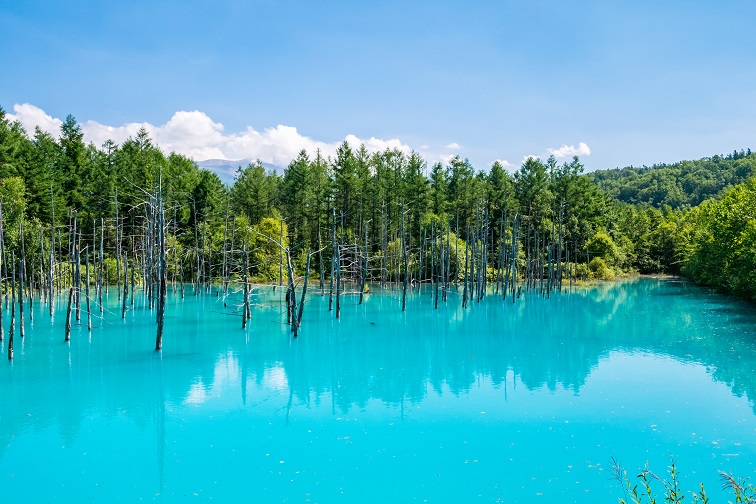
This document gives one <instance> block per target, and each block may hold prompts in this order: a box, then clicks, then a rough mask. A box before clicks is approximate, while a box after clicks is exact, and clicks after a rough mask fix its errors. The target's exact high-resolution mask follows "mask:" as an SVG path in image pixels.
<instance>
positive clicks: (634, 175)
mask: <svg viewBox="0 0 756 504" xmlns="http://www.w3.org/2000/svg"><path fill="white" fill-rule="evenodd" d="M755 173H756V153H752V152H751V149H748V150H747V151H743V150H741V151H739V152H738V151H735V152H733V153H732V154H728V155H727V156H718V155H717V156H713V157H707V158H702V159H698V160H695V161H679V162H677V163H673V164H655V165H653V166H641V167H634V166H629V167H626V168H614V169H611V170H597V171H595V172H592V173H589V174H587V175H588V178H589V179H590V180H591V181H592V182H594V183H595V184H596V185H597V186H598V187H600V188H601V189H603V190H605V191H607V192H608V193H609V194H610V195H612V196H613V197H615V198H617V199H619V200H620V201H624V202H626V203H631V204H640V205H649V206H654V207H657V208H661V207H663V206H665V205H669V206H670V207H672V208H689V207H694V206H697V205H699V204H700V203H701V202H703V201H705V200H707V199H709V198H712V197H715V196H717V195H719V194H720V193H721V192H722V191H724V190H725V189H728V188H730V187H733V186H735V185H737V184H740V183H742V182H744V181H745V180H747V179H748V178H749V177H750V176H751V175H753V174H755Z"/></svg>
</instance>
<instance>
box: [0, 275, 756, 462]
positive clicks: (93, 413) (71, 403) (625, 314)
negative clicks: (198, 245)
mask: <svg viewBox="0 0 756 504" xmlns="http://www.w3.org/2000/svg"><path fill="white" fill-rule="evenodd" d="M396 294H397V293H391V292H388V293H386V294H382V295H377V294H373V295H371V296H370V298H369V299H368V301H367V302H366V304H364V305H361V306H360V305H357V304H356V300H354V302H352V300H351V299H348V300H347V301H346V302H345V303H344V308H343V312H342V319H341V320H340V321H336V320H334V319H333V318H332V313H329V312H328V311H327V302H328V301H327V298H324V297H320V296H313V297H312V298H311V300H310V301H309V303H308V305H307V308H306V310H305V320H304V325H303V330H302V334H301V336H300V337H299V338H298V339H297V340H293V339H292V338H291V337H290V333H289V332H288V330H287V328H286V326H285V325H283V324H281V323H280V316H279V315H278V314H279V313H280V311H279V308H280V307H279V305H278V298H277V297H276V298H274V299H268V300H266V301H265V302H263V303H261V305H260V306H259V307H258V309H257V310H256V311H255V313H254V314H253V320H252V323H251V329H250V331H249V334H246V333H244V332H242V331H241V330H240V329H239V328H238V325H239V324H238V320H237V319H236V318H235V317H231V316H228V315H224V314H222V311H223V310H222V306H219V303H218V301H217V299H216V298H215V297H214V296H212V297H211V296H207V297H202V296H200V297H197V298H195V297H187V298H186V299H185V300H183V301H182V300H180V299H172V304H171V306H170V310H169V315H168V317H169V318H168V320H167V327H170V328H172V329H171V331H170V332H169V333H168V334H167V336H166V342H165V350H164V352H163V354H162V355H161V354H156V353H154V352H151V351H150V350H149V349H150V348H151V347H150V344H149V342H150V341H151V339H152V337H153V332H154V331H153V326H152V325H151V323H152V319H151V314H150V313H149V312H147V311H144V310H142V311H140V310H135V311H134V312H133V313H132V314H130V320H128V321H127V323H126V324H125V325H124V324H122V323H121V321H120V320H107V319H106V320H104V321H100V324H99V327H97V326H96V327H95V329H94V331H93V333H92V337H91V341H90V340H89V338H88V337H87V331H86V328H79V331H78V333H76V332H75V334H74V336H73V338H72V341H71V342H70V344H65V343H64V342H63V341H62V340H63V338H62V333H61V334H58V333H59V332H60V331H58V328H57V327H50V324H49V320H47V319H46V317H43V316H42V314H41V312H40V313H38V314H37V317H35V321H34V324H35V325H34V326H33V327H32V328H31V329H30V331H29V333H28V335H27V337H26V341H24V342H23V345H24V346H23V348H22V351H21V352H19V353H18V354H17V358H16V361H15V362H14V363H12V364H11V363H5V364H2V365H0V383H1V384H2V390H0V458H1V457H2V456H3V452H4V450H5V449H6V447H7V446H8V445H9V444H10V443H12V440H13V439H14V437H17V436H19V435H21V434H24V433H26V432H28V431H45V430H48V429H53V430H57V431H58V432H59V434H60V437H61V439H62V440H63V442H64V443H66V444H69V443H71V442H72V441H73V440H74V439H76V437H77V436H78V435H79V434H80V429H81V426H82V424H83V423H86V422H85V421H87V420H89V419H91V418H92V417H100V418H105V419H111V420H113V419H118V418H119V417H121V416H126V417H128V418H129V419H131V420H133V421H134V422H135V423H136V425H137V426H149V425H153V426H156V427H155V428H156V429H157V434H158V438H161V437H162V438H164V430H165V416H166V407H168V408H170V409H175V408H178V407H185V408H190V409H191V408H194V409H200V408H210V409H213V408H215V409H219V410H223V411H229V410H233V409H245V408H247V409H249V408H265V407H268V406H266V404H268V403H270V402H274V403H276V405H277V406H276V407H285V408H287V412H288V411H289V410H290V409H291V408H292V407H293V406H297V405H304V406H305V407H307V408H311V409H321V410H324V411H326V410H327V411H328V412H329V413H330V414H333V415H344V414H346V413H348V412H350V411H351V410H353V409H355V408H356V409H365V408H367V407H368V405H369V403H370V401H372V400H379V401H381V402H382V403H384V404H385V405H387V406H388V407H400V408H404V407H405V406H406V405H413V404H419V403H420V402H422V401H423V400H424V399H425V398H426V397H427V396H428V394H429V393H433V394H436V395H443V394H446V393H448V394H453V395H455V396H459V395H462V394H466V393H468V392H469V391H470V389H471V388H474V387H476V386H478V385H477V384H478V383H479V382H480V380H481V379H485V380H488V381H490V383H491V384H492V385H493V386H494V387H496V388H501V389H502V390H503V391H505V390H507V388H509V393H510V394H511V393H512V391H513V389H512V387H513V385H515V384H517V386H524V387H525V389H526V390H536V389H542V388H546V389H548V390H551V391H555V390H557V389H558V388H564V389H566V390H569V391H571V392H572V393H573V394H580V393H581V388H582V387H583V385H584V384H585V382H586V380H587V378H588V377H589V375H590V374H591V371H592V370H593V369H595V368H596V367H597V366H598V364H599V362H600V361H601V360H602V359H605V358H606V357H607V356H608V355H609V354H610V353H611V352H614V351H621V352H628V353H639V352H641V353H644V352H648V353H652V354H655V355H665V356H669V357H671V358H673V359H676V360H679V361H682V362H691V363H700V364H702V365H704V366H706V368H707V370H708V372H709V373H710V375H711V377H712V378H713V379H714V380H717V381H720V382H723V383H726V384H727V385H728V386H729V387H730V388H731V390H732V392H733V393H734V394H735V395H738V396H742V395H745V396H747V397H748V398H749V400H750V401H751V405H752V406H753V400H754V398H755V397H756V375H754V373H753V369H754V363H755V362H756V341H755V338H754V336H755V335H756V314H754V312H753V308H752V306H750V305H746V304H742V303H740V302H737V301H734V300H731V299H728V298H724V297H718V296H715V295H712V294H710V293H708V292H707V291H705V290H702V289H699V288H697V287H695V286H692V285H690V284H688V283H686V282H683V281H675V280H651V279H639V280H634V281H627V282H618V283H611V284H602V285H599V286H595V287H592V288H587V289H575V290H573V291H572V292H570V293H566V294H563V295H556V296H553V297H552V298H551V299H550V300H545V299H542V298H541V297H539V296H537V295H533V294H531V295H528V296H527V297H526V299H524V300H523V301H522V302H518V303H516V304H512V303H511V302H506V303H504V302H502V301H501V300H500V299H498V298H497V297H495V296H494V295H491V296H489V297H488V298H486V299H485V300H484V301H483V302H482V303H480V304H475V305H474V306H472V307H471V308H469V309H467V310H463V309H462V308H461V307H460V306H459V303H458V302H457V299H456V296H457V294H453V295H452V296H451V298H450V302H449V304H448V305H442V306H440V307H439V310H433V308H432V301H431V298H430V295H429V293H428V292H427V291H423V292H421V293H420V294H414V295H413V296H412V298H411V299H410V301H409V305H408V310H407V312H406V313H404V314H403V313H401V312H400V310H399V305H398V295H396ZM111 303H117V300H111ZM229 304H232V303H229ZM60 305H62V303H61V304H59V306H60ZM37 309H38V310H43V309H44V307H38V308H37ZM203 314H206V315H203ZM59 318H60V317H59ZM3 344H7V342H4V343H3ZM507 381H509V383H508V384H507ZM502 400H504V392H502ZM283 405H285V406H283ZM250 411H253V410H250ZM187 414H190V413H187ZM161 433H162V434H161ZM158 445H159V446H158V454H157V457H158V459H160V460H162V459H163V458H164V456H165V455H164V448H165V447H164V440H163V441H159V442H158ZM162 464H163V463H162V462H160V465H162Z"/></svg>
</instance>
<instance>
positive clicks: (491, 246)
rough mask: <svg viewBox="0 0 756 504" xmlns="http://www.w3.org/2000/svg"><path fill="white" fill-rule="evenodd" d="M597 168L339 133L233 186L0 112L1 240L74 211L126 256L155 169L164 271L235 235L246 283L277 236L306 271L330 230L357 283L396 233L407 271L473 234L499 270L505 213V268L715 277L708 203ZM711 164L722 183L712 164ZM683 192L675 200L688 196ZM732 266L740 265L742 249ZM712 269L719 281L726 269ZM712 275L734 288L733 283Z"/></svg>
mask: <svg viewBox="0 0 756 504" xmlns="http://www.w3.org/2000/svg"><path fill="white" fill-rule="evenodd" d="M712 159H718V160H720V161H721V163H725V164H726V165H727V166H730V165H731V168H732V170H734V173H736V174H737V177H741V176H742V177H744V176H745V175H746V173H750V171H751V163H753V162H754V161H755V160H756V156H754V155H752V154H751V153H750V152H748V153H734V154H733V155H731V156H728V157H726V158H717V157H715V158H712ZM720 161H716V162H720ZM701 162H703V160H702V161H701ZM696 163H698V162H696ZM678 165H681V164H678ZM678 165H674V166H678ZM678 168H679V166H678ZM658 169H659V170H664V169H665V168H658ZM679 169H681V168H679ZM728 169H729V168H728ZM646 171H647V172H648V173H653V172H654V170H653V169H647V170H646ZM710 171H711V172H712V173H714V172H716V170H715V169H712V170H710ZM606 173H608V172H603V174H599V175H594V174H588V175H585V174H583V165H582V164H581V163H580V160H579V159H578V158H577V157H575V158H573V159H572V160H570V161H569V162H565V163H561V164H560V163H558V162H557V160H556V159H555V158H554V157H550V158H548V159H547V160H545V161H543V160H540V159H536V158H529V159H527V160H525V161H524V162H523V164H522V166H521V167H520V168H519V169H518V170H517V171H516V172H515V173H509V172H507V171H506V170H505V169H504V168H503V167H502V166H501V165H500V164H499V163H494V164H493V166H491V168H490V169H488V170H476V169H474V168H473V166H471V164H470V163H469V162H468V161H467V160H465V159H461V158H459V157H455V158H453V159H451V160H450V161H449V163H448V164H447V165H442V164H440V163H436V164H434V165H432V166H427V165H426V163H425V160H424V159H423V158H422V157H420V156H419V155H418V154H416V153H409V154H406V153H404V152H401V151H399V150H390V149H389V150H385V151H382V152H377V153H370V152H368V151H367V149H366V148H365V147H364V146H360V147H358V148H356V149H354V148H352V146H350V145H349V144H348V143H346V142H345V143H344V144H342V145H341V146H340V147H339V149H338V150H337V154H336V156H335V158H326V157H323V156H322V155H321V154H320V153H319V152H316V153H314V154H312V155H310V154H308V153H307V152H305V151H302V152H301V153H300V154H299V155H298V156H297V158H296V159H294V160H293V161H292V162H291V163H290V164H289V165H288V166H287V167H286V169H285V170H284V173H283V174H282V175H280V174H277V173H275V172H273V171H266V169H265V168H264V167H263V166H262V165H261V164H260V163H253V164H250V165H248V166H246V167H239V169H238V171H237V174H236V179H235V182H234V184H233V185H231V186H226V185H224V184H223V183H222V182H221V181H220V179H219V177H218V176H217V175H216V174H214V173H212V172H210V171H207V170H203V169H200V168H198V167H197V165H196V164H195V163H194V162H192V161H191V160H190V159H188V158H186V157H184V156H181V155H178V154H175V153H171V154H168V155H165V154H164V153H162V152H161V151H160V150H159V149H158V148H157V146H155V145H154V144H153V143H152V141H151V139H150V138H149V135H148V134H147V132H146V131H144V130H141V131H139V132H138V133H137V134H136V135H135V136H134V137H132V138H129V139H128V140H126V141H125V142H124V143H123V144H121V145H116V144H114V143H112V142H106V143H105V144H104V145H103V146H100V147H97V146H94V145H92V144H89V145H87V144H85V143H84V141H83V134H82V131H81V128H80V126H79V125H78V124H77V123H76V121H75V119H74V118H73V117H71V116H69V117H67V118H66V121H65V122H64V123H63V125H62V128H61V134H60V136H59V137H58V138H54V137H53V136H51V135H49V134H47V133H45V132H42V131H40V130H36V131H35V132H33V134H31V135H29V134H28V133H27V132H26V131H24V130H23V128H22V126H21V125H20V124H18V123H16V122H11V121H9V120H8V119H7V118H6V116H5V113H4V112H2V110H1V109H0V202H2V205H3V206H2V209H3V219H4V223H5V228H6V230H7V231H6V233H5V239H6V241H7V242H8V244H9V246H10V247H11V248H12V247H14V246H16V245H17V242H18V229H19V222H20V220H21V219H22V218H23V220H24V222H25V224H24V229H25V233H26V234H27V235H28V238H27V241H28V242H29V243H35V242H38V241H39V240H42V245H43V246H42V247H41V249H43V250H44V249H47V250H49V247H50V246H51V243H50V242H51V240H50V239H49V238H46V237H47V236H48V235H49V234H50V230H51V229H52V228H51V225H53V224H54V226H53V228H55V229H57V230H58V235H59V237H58V238H59V239H58V241H57V243H56V242H55V241H53V242H52V244H54V245H55V246H56V247H58V248H61V249H62V248H64V247H65V246H66V243H65V242H66V239H67V238H66V235H65V231H64V233H63V234H61V233H60V229H61V228H62V229H64V230H65V229H66V228H67V226H69V224H70V221H71V219H72V216H73V215H76V216H77V218H78V222H79V226H80V228H82V229H83V230H84V234H85V236H86V234H87V233H92V236H94V233H95V230H96V229H98V227H99V228H100V231H96V232H97V233H98V234H99V233H101V232H103V229H102V228H103V227H104V228H105V229H104V240H105V242H106V245H105V247H104V248H105V250H106V256H107V255H108V253H107V251H115V250H119V249H125V250H127V251H128V250H130V251H131V253H132V255H133V256H136V255H137V254H138V252H139V247H140V246H141V245H140V243H141V242H140V240H141V238H140V236H141V235H142V233H143V231H142V230H143V228H144V225H145V222H146V217H145V208H144V201H145V194H154V193H156V187H157V184H158V182H159V181H160V180H162V195H163V200H164V205H165V212H166V219H167V222H166V227H167V234H168V246H169V252H168V254H169V257H171V259H170V260H169V265H168V268H169V277H170V279H173V280H176V279H177V278H179V279H180V278H184V279H193V278H200V277H201V278H202V279H205V280H212V279H213V278H215V279H217V278H220V277H221V276H222V277H224V278H226V277H228V275H229V272H230V271H231V269H230V267H229V266H228V265H227V262H228V261H229V259H228V257H227V253H230V251H231V250H232V249H234V250H237V251H238V250H240V249H241V244H242V243H243V244H244V246H245V247H246V249H247V250H249V252H250V258H249V259H250V265H249V268H250V271H251V273H252V274H253V276H254V278H255V279H256V280H258V281H274V280H278V281H279V282H280V281H281V280H282V276H283V274H284V272H283V270H284V267H283V265H282V264H281V263H282V261H283V258H282V253H281V247H279V245H281V246H283V247H290V248H291V250H292V258H293V262H294V266H295V268H296V269H297V271H300V272H301V271H302V270H303V269H304V267H305V259H306V256H307V253H306V251H307V250H311V251H317V253H315V254H313V256H312V259H313V261H314V262H313V265H312V267H313V271H314V272H316V273H317V275H319V276H320V277H321V278H323V277H328V276H330V271H329V266H330V264H331V254H332V248H333V246H334V242H336V241H338V242H339V243H341V244H342V246H345V247H346V248H345V249H344V250H346V254H347V255H349V254H350V250H351V251H352V252H351V254H352V255H351V259H352V260H353V261H354V263H355V264H354V265H353V268H352V270H353V271H357V270H358V269H360V268H365V270H366V273H367V276H368V280H375V279H376V278H380V279H381V280H385V278H386V276H387V275H388V276H391V275H392V274H393V275H394V277H395V279H397V280H398V278H399V277H400V276H402V274H403V272H404V271H406V270H402V271H400V268H399V266H398V262H399V259H396V261H397V262H396V263H392V262H391V261H390V258H389V257H388V255H389V254H390V253H393V254H394V255H395V256H398V255H399V254H400V247H401V245H402V244H401V238H402V237H403V238H405V240H406V243H407V253H408V259H407V263H409V264H411V267H408V268H407V269H408V270H410V271H411V272H412V273H411V274H412V277H413V279H419V280H422V279H423V278H427V274H428V271H429V268H430V267H432V263H431V264H428V258H427V253H428V251H431V252H432V251H433V247H438V246H442V245H443V246H442V248H448V249H451V250H449V251H448V253H449V257H447V258H446V259H445V260H446V268H447V269H448V271H447V272H446V274H447V275H448V277H451V278H458V277H460V276H461V275H462V274H463V271H462V268H463V264H465V262H464V261H466V256H467V252H466V251H465V246H466V245H468V244H469V245H470V247H473V248H474V247H477V248H476V250H477V251H478V252H477V253H478V254H479V258H482V257H483V255H482V251H483V250H484V249H485V251H486V256H485V257H486V261H487V264H488V265H489V266H490V267H491V268H492V270H496V269H497V268H498V269H499V270H500V269H501V267H502V261H503V258H502V257H499V256H498V251H499V250H501V249H502V245H503V244H505V243H507V244H508V243H510V241H511V238H512V235H513V224H514V220H515V217H516V218H517V219H518V230H517V232H518V234H517V238H518V240H517V241H518V247H517V250H518V251H519V256H518V257H516V258H515V259H516V260H517V261H520V264H519V269H518V271H520V272H521V274H522V272H523V271H528V269H527V268H528V267H529V266H528V265H527V264H524V263H523V261H525V260H526V259H525V258H526V257H527V258H536V260H537V258H538V257H546V256H547V255H548V253H551V254H552V255H554V254H558V257H552V258H550V259H549V261H550V264H551V263H553V264H555V265H559V264H561V263H564V262H572V263H577V264H582V265H583V269H582V270H581V271H582V272H583V274H584V275H585V276H591V277H594V278H612V277H614V276H616V275H618V274H622V273H626V272H631V271H638V272H641V273H656V272H665V273H685V274H688V275H690V276H691V277H693V278H695V279H697V280H698V281H701V282H705V283H710V284H715V282H716V281H717V280H716V278H715V275H714V274H713V272H714V271H716V266H712V269H710V270H707V271H710V273H707V275H708V276H706V277H704V276H699V275H697V273H696V271H693V270H694V269H696V267H694V263H695V261H703V259H700V258H701V257H704V256H706V257H707V258H709V256H711V257H710V259H711V260H712V261H720V263H719V264H723V263H721V260H722V258H721V254H722V253H724V252H723V251H722V250H720V251H717V254H720V255H712V253H711V250H710V249H705V247H703V245H702V244H703V243H704V238H705V236H707V235H705V234H704V232H703V230H704V229H706V228H705V226H704V221H705V219H706V218H709V220H710V221H711V226H713V225H714V223H716V218H713V217H707V216H709V215H711V213H710V212H712V211H713V210H711V209H713V208H718V207H716V205H717V204H716V203H711V204H707V205H704V206H702V207H701V208H700V209H698V208H697V209H696V210H695V211H686V210H682V209H673V207H672V206H671V205H664V206H662V208H661V209H657V208H655V207H653V206H648V205H631V204H627V203H624V202H622V201H619V200H618V199H617V198H615V197H612V195H611V194H609V193H608V192H607V191H605V190H602V189H601V185H602V183H601V182H597V183H593V182H592V180H597V179H601V177H604V179H602V180H609V179H608V178H606V177H605V174H606ZM728 173H729V172H728ZM712 176H713V177H715V178H716V177H718V179H722V180H724V179H727V180H735V179H733V178H732V177H730V178H727V177H729V175H724V174H721V173H720V174H718V175H712ZM733 177H735V175H733ZM725 185H726V184H725ZM686 190H687V189H686ZM738 191H740V192H738ZM742 191H743V190H742V189H738V190H737V191H736V192H734V193H733V194H741V192H742ZM746 192H747V191H746ZM685 195H686V197H688V198H689V201H694V200H695V198H698V197H700V195H699V196H695V195H694V194H693V193H691V194H688V193H687V192H685ZM729 201H730V200H729V199H727V198H725V199H724V200H722V202H723V203H719V204H721V205H725V206H727V205H730V203H728V202H729ZM706 212H709V213H706ZM718 218H719V219H721V218H722V217H721V216H719V217H718ZM69 227H70V226H69ZM119 229H120V230H121V231H120V232H119ZM43 230H44V233H42V232H41V231H43ZM713 232H714V229H713V228H711V233H713ZM40 235H42V238H37V236H40ZM335 238H337V239H335ZM557 243H559V244H560V245H559V247H558V249H557V248H556V247H557V245H556V244H557ZM444 244H445V245H444ZM452 244H453V247H452ZM508 246H509V245H508ZM552 246H553V250H552ZM349 247H351V249H350V248H349ZM27 248H29V249H31V250H30V251H29V253H30V254H31V255H32V257H31V259H30V260H31V261H34V260H36V259H35V258H34V257H33V254H34V250H33V249H32V248H31V247H27ZM746 248H747V247H746ZM699 250H702V251H704V252H698V251H699ZM423 253H425V254H426V258H425V261H426V262H425V264H424V263H423V257H422V255H423ZM539 254H540V256H539ZM112 255H113V254H112V253H111V256H112ZM127 255H128V254H127ZM363 255H364V256H365V257H366V258H368V257H369V258H370V264H371V267H370V268H368V267H367V265H363V264H361V263H360V261H363V259H362V256H363ZM489 258H490V262H488V260H489ZM696 258H698V259H696ZM510 260H511V258H510ZM365 262H366V263H367V262H368V261H367V259H365ZM357 263H360V264H359V265H358V264H357ZM392 264H393V269H392ZM701 264H703V263H701ZM728 264H729V263H728ZM738 264H739V265H740V266H738V267H745V266H743V264H745V263H743V262H742V261H741V262H740V263H738ZM557 267H559V268H560V271H561V266H557ZM701 271H704V270H703V268H701ZM727 271H728V273H727V276H728V278H733V275H734V274H735V269H734V267H733V268H730V269H729V270H727ZM750 271H753V268H751V270H750ZM358 273H359V272H358ZM488 274H489V275H495V274H496V273H494V271H490V272H488ZM719 278H721V277H719ZM717 285H718V284H717ZM738 285H740V283H738ZM725 287H726V288H732V289H733V290H735V291H737V292H741V293H742V292H743V289H742V288H735V286H734V284H733V286H729V285H727V286H725Z"/></svg>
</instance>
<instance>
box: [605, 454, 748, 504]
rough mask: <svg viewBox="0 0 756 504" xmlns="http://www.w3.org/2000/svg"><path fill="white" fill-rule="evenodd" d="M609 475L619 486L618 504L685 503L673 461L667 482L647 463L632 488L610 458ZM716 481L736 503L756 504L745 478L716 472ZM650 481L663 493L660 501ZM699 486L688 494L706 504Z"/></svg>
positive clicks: (623, 470)
mask: <svg viewBox="0 0 756 504" xmlns="http://www.w3.org/2000/svg"><path fill="white" fill-rule="evenodd" d="M612 475H613V476H614V478H615V479H616V480H617V481H618V482H619V483H620V485H621V486H622V491H623V493H624V497H620V498H619V502H620V503H621V504H641V503H649V504H656V502H671V503H679V502H683V499H685V492H684V491H683V490H682V489H681V488H680V482H679V473H678V471H677V465H676V463H675V459H674V458H672V459H671V460H670V464H669V468H668V469H667V475H668V478H667V479H663V478H661V477H659V476H657V475H656V474H654V473H653V472H652V471H651V470H650V469H649V468H648V462H646V465H645V466H644V467H643V470H642V471H641V472H640V473H639V474H638V475H637V476H636V478H637V479H638V480H639V482H638V483H636V484H633V482H632V481H630V479H629V478H628V476H627V471H626V470H625V469H624V468H623V467H622V465H621V464H620V463H619V462H618V461H617V460H616V459H615V458H614V457H612ZM719 477H720V479H721V480H722V487H723V488H726V489H730V490H732V491H733V493H734V495H735V502H736V503H742V504H756V487H754V485H753V484H752V483H748V481H747V480H746V478H735V477H734V476H732V475H731V474H728V473H726V472H724V471H719ZM654 481H656V482H658V483H661V485H662V487H663V489H664V492H663V496H662V497H661V500H660V498H659V497H658V496H657V493H656V492H655V491H654V490H653V489H652V483H653V482H654ZM700 485H701V490H700V491H698V492H692V496H693V501H695V502H701V503H703V504H707V503H709V502H710V500H709V497H708V496H707V495H706V489H705V488H704V485H703V483H701V484H700Z"/></svg>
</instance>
